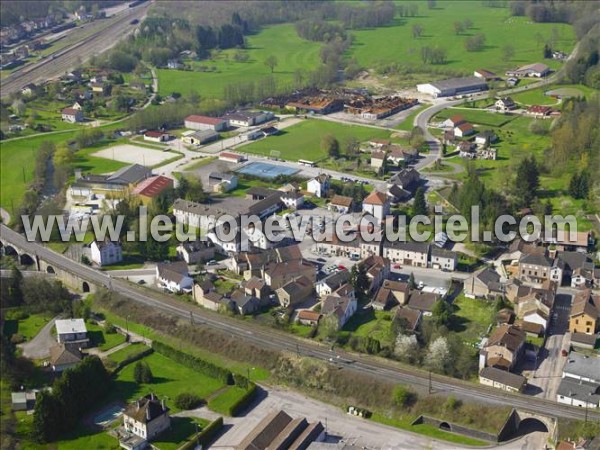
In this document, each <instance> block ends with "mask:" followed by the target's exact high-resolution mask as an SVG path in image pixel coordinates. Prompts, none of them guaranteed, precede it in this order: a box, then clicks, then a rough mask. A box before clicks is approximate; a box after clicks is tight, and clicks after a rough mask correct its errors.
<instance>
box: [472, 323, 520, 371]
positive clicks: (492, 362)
mask: <svg viewBox="0 0 600 450" xmlns="http://www.w3.org/2000/svg"><path fill="white" fill-rule="evenodd" d="M525 338H526V333H525V332H524V331H523V330H521V329H519V328H517V327H515V326H513V325H509V324H502V325H500V326H499V327H498V328H496V330H495V331H494V332H493V333H492V334H491V336H490V337H489V339H488V342H487V343H486V345H485V347H484V348H483V350H482V351H481V353H480V360H479V364H480V368H481V369H483V368H484V367H496V368H498V369H502V370H507V371H509V370H511V369H512V368H513V367H514V366H515V364H516V363H517V361H518V360H519V358H520V357H521V355H522V354H523V350H524V347H525Z"/></svg>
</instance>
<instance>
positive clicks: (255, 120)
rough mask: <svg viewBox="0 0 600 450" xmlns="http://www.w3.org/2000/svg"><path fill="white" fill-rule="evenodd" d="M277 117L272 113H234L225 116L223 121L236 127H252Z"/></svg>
mask: <svg viewBox="0 0 600 450" xmlns="http://www.w3.org/2000/svg"><path fill="white" fill-rule="evenodd" d="M274 117H275V115H274V114H273V113H272V112H270V111H233V112H231V113H227V114H225V115H224V116H223V119H225V120H227V121H228V122H229V125H231V126H234V127H252V126H254V125H260V124H261V123H265V122H268V121H269V120H272V119H273V118H274Z"/></svg>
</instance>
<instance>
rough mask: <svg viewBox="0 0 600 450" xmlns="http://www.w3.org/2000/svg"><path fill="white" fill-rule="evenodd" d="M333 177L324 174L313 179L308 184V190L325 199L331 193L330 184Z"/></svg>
mask: <svg viewBox="0 0 600 450" xmlns="http://www.w3.org/2000/svg"><path fill="white" fill-rule="evenodd" d="M330 180H331V177H330V176H329V175H326V174H324V173H322V174H321V175H319V176H317V177H315V178H312V179H310V180H309V181H308V183H307V184H306V190H307V191H308V192H310V193H311V194H313V195H314V196H315V197H325V196H326V195H327V192H329V183H330Z"/></svg>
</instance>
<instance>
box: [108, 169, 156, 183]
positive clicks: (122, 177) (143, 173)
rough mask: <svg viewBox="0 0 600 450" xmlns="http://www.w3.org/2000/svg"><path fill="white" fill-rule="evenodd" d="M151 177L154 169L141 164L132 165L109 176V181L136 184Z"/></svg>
mask: <svg viewBox="0 0 600 450" xmlns="http://www.w3.org/2000/svg"><path fill="white" fill-rule="evenodd" d="M150 175H152V169H149V168H147V167H144V166H142V165H141V164H131V165H129V166H125V167H122V168H121V169H119V170H117V171H116V172H114V173H113V174H111V175H109V176H108V181H116V182H122V183H127V184H136V183H139V182H140V181H141V180H143V179H145V178H147V177H149V176H150Z"/></svg>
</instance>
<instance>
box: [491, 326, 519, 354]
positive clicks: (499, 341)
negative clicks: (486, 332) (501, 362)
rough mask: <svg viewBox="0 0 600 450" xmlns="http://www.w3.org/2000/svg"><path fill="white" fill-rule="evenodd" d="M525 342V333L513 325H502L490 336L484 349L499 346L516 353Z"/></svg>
mask: <svg viewBox="0 0 600 450" xmlns="http://www.w3.org/2000/svg"><path fill="white" fill-rule="evenodd" d="M524 342H525V332H524V331H523V330H521V329H519V328H517V327H515V326H513V325H509V324H502V325H500V326H499V327H498V328H496V329H495V330H494V332H493V333H492V334H491V335H490V337H489V339H488V342H487V344H486V347H489V346H492V345H500V346H502V347H506V348H507V349H508V350H510V351H516V350H517V349H518V348H519V347H520V346H521V344H523V343H524Z"/></svg>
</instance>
